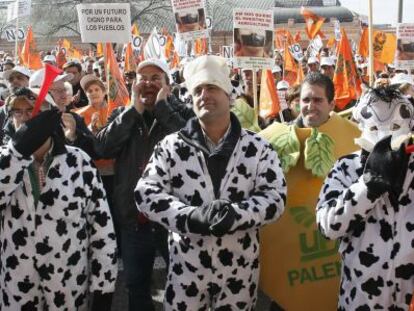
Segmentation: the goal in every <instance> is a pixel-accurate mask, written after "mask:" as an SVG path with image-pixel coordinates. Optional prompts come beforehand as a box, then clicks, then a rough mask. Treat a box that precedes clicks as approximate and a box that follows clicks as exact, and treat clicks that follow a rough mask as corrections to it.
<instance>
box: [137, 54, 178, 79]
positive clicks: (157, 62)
mask: <svg viewBox="0 0 414 311" xmlns="http://www.w3.org/2000/svg"><path fill="white" fill-rule="evenodd" d="M148 66H155V67H158V68H159V69H161V70H162V71H163V72H165V74H166V75H167V76H168V78H169V79H170V81H171V76H170V69H169V68H168V65H167V63H166V62H164V61H162V60H160V59H158V58H149V59H146V60H144V61H142V62H140V63H139V65H138V67H137V73H139V71H140V70H141V69H142V68H144V67H148Z"/></svg>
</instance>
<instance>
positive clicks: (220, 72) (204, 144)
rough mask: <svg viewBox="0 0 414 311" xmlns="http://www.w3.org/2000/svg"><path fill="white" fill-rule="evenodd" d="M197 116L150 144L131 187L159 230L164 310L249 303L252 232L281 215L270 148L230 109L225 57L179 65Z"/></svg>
mask: <svg viewBox="0 0 414 311" xmlns="http://www.w3.org/2000/svg"><path fill="white" fill-rule="evenodd" d="M184 77H185V79H186V83H187V87H188V90H189V92H190V93H191V95H192V97H193V103H194V107H193V109H194V112H195V114H196V116H197V118H193V119H191V120H190V121H189V122H188V123H187V125H186V127H185V128H183V129H182V130H180V131H179V132H177V133H175V134H171V135H169V136H167V137H166V138H165V139H164V140H163V141H162V142H161V143H159V144H158V145H157V147H156V148H155V150H154V153H153V156H152V158H151V160H150V162H149V163H148V165H147V167H146V170H145V172H144V174H143V177H142V178H141V180H140V181H139V182H138V185H137V187H136V189H135V199H136V203H137V206H138V209H139V210H140V211H142V212H143V213H144V215H146V216H147V217H148V218H149V219H151V220H153V221H155V222H158V223H160V224H161V225H163V226H164V227H166V228H167V229H168V230H169V232H170V233H169V241H170V269H169V275H168V281H167V288H166V293H165V299H164V310H167V311H168V310H235V309H237V310H254V307H255V304H256V300H257V288H258V278H259V240H258V230H259V228H260V227H262V226H264V225H265V224H267V223H269V222H272V221H275V220H276V219H277V218H278V217H279V216H280V215H281V213H282V212H283V209H284V204H285V197H286V187H285V179H284V176H283V173H282V170H281V166H280V162H279V159H278V156H277V154H276V152H275V151H274V150H273V149H272V148H271V146H270V145H269V143H267V142H266V141H265V140H264V139H262V138H260V137H259V136H257V135H256V134H254V133H252V132H249V131H245V130H243V129H242V128H241V126H240V123H239V121H238V120H237V118H236V117H235V116H234V115H233V114H231V113H230V102H231V100H230V94H231V91H232V85H231V82H230V78H229V68H228V67H227V66H226V60H225V59H224V58H222V57H220V56H213V55H206V56H201V57H198V58H196V59H195V60H194V61H192V62H191V63H189V64H188V65H187V67H185V68H184Z"/></svg>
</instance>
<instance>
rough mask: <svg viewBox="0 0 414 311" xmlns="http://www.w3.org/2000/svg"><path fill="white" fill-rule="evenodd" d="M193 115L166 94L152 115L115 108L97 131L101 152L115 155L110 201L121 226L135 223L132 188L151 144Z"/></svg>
mask: <svg viewBox="0 0 414 311" xmlns="http://www.w3.org/2000/svg"><path fill="white" fill-rule="evenodd" d="M193 116H194V112H193V111H192V109H190V108H188V107H186V106H185V105H184V104H183V103H181V102H180V101H179V100H178V99H176V98H175V97H170V98H169V99H168V102H166V101H159V102H157V103H156V105H155V108H154V111H153V112H152V116H149V115H148V113H145V114H144V116H143V115H141V114H139V113H138V112H137V111H136V109H135V107H134V106H131V107H120V108H117V109H115V110H114V111H113V113H112V114H111V116H110V117H109V119H108V123H107V125H106V126H105V127H104V128H102V129H101V130H100V131H99V132H98V134H97V138H98V140H99V142H100V144H101V147H102V152H103V156H104V157H105V158H114V159H115V177H114V189H113V203H114V207H115V213H116V217H115V219H117V221H118V222H119V224H120V225H121V226H135V225H136V224H137V215H138V209H137V207H136V205H135V201H134V188H135V186H136V184H137V182H138V179H139V178H140V177H141V174H142V172H143V170H144V168H145V166H146V164H147V162H148V159H149V158H150V156H151V154H152V151H153V149H154V147H155V145H156V144H157V143H158V142H159V141H160V140H162V139H163V138H164V137H165V136H166V135H168V134H171V133H174V132H176V131H178V130H179V129H181V128H182V127H183V126H185V124H186V122H187V120H189V119H190V118H192V117H193ZM146 122H152V123H151V124H146Z"/></svg>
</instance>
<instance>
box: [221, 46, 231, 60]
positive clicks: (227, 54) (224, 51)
mask: <svg viewBox="0 0 414 311" xmlns="http://www.w3.org/2000/svg"><path fill="white" fill-rule="evenodd" d="M221 55H222V56H223V57H224V58H233V47H232V46H228V45H224V46H222V52H221Z"/></svg>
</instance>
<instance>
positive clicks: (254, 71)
mask: <svg viewBox="0 0 414 311" xmlns="http://www.w3.org/2000/svg"><path fill="white" fill-rule="evenodd" d="M252 74H253V107H254V117H255V118H256V120H258V118H259V103H258V101H257V73H256V68H254V67H253V69H252Z"/></svg>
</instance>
